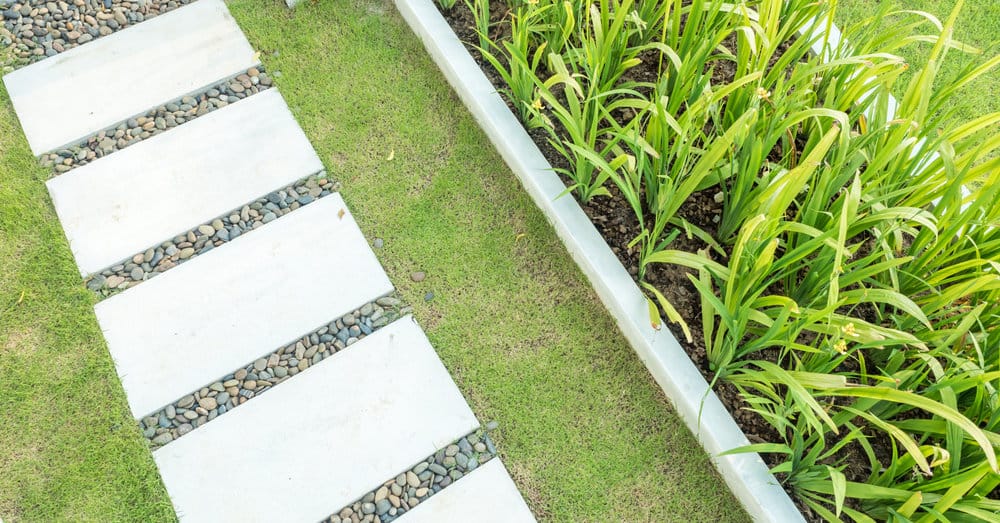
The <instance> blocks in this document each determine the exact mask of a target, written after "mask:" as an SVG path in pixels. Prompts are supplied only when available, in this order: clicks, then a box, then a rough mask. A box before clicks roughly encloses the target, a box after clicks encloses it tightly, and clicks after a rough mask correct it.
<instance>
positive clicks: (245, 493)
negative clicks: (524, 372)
mask: <svg viewBox="0 0 1000 523" xmlns="http://www.w3.org/2000/svg"><path fill="white" fill-rule="evenodd" d="M478 426H479V422H478V421H476V417H475V415H474V414H473V413H472V410H471V409H470V408H469V406H468V405H467V404H466V403H465V399H464V398H463V397H462V394H461V392H459V390H458V387H456V386H455V383H454V381H452V379H451V376H450V375H449V374H448V371H447V370H446V369H445V367H444V365H443V364H442V363H441V360H439V359H438V357H437V353H435V352H434V349H433V348H432V347H431V344H430V342H429V341H428V340H427V337H426V336H425V335H424V333H423V331H422V330H420V327H419V326H418V325H417V324H416V322H414V321H413V318H412V316H405V317H403V318H400V319H399V320H396V321H395V322H393V323H390V324H389V325H387V326H385V327H383V328H382V329H379V330H378V331H376V332H375V333H373V334H372V335H370V336H368V337H367V338H365V339H363V340H361V341H359V342H357V343H356V344H354V345H352V346H351V347H348V348H347V349H345V350H343V351H341V352H338V353H337V354H336V355H334V356H332V357H330V358H327V359H325V360H323V361H322V362H320V363H318V364H316V365H315V366H313V367H311V368H309V369H308V370H306V371H305V372H303V373H301V374H299V375H297V376H295V377H293V378H291V379H289V380H288V381H286V382H284V383H282V385H281V386H280V387H275V388H274V389H273V390H271V391H270V392H269V393H268V394H264V395H262V396H260V397H258V398H255V399H254V401H253V406H252V407H239V408H236V409H234V410H233V411H232V412H228V413H226V415H225V416H220V417H219V418H216V419H215V420H214V421H212V422H211V423H208V424H207V425H205V426H204V427H199V428H198V430H195V431H194V432H192V433H190V434H188V435H187V436H185V437H183V438H181V439H179V440H177V441H175V442H173V443H171V444H169V445H166V446H164V447H162V448H160V449H158V450H156V451H154V452H153V458H154V459H155V460H156V464H157V466H158V467H159V469H160V475H161V476H162V477H163V483H164V485H165V486H166V488H167V493H168V494H170V499H171V501H172V502H173V505H174V508H175V509H176V511H177V515H178V517H179V518H180V519H181V520H182V521H207V522H215V521H260V522H272V521H320V520H321V519H323V518H325V517H327V516H328V515H329V514H330V511H332V510H337V509H339V508H340V507H343V506H344V505H346V504H348V503H350V502H352V501H354V500H355V499H357V498H358V497H359V496H362V495H364V493H365V492H368V490H369V489H371V488H372V486H373V485H379V484H380V482H382V481H385V479H386V478H390V477H394V476H395V475H396V474H399V471H401V470H406V469H407V468H408V467H411V466H413V464H414V463H417V462H419V461H420V460H421V459H424V457H426V456H427V455H429V454H433V453H434V452H435V451H436V450H437V449H439V448H441V447H443V446H445V445H447V444H448V443H450V442H451V441H454V440H455V438H458V437H461V436H462V435H464V434H468V433H469V432H471V431H473V430H475V429H476V428H477V427H478ZM492 461H498V460H497V459H493V460H492ZM463 481H465V479H464V478H463V479H461V480H459V481H458V482H456V484H455V486H457V485H460V484H461V483H462V482H463ZM449 488H454V486H452V487H449ZM446 490H447V489H446ZM514 492H517V491H516V490H515V491H514ZM518 497H520V496H518ZM521 503H524V502H523V501H521Z"/></svg>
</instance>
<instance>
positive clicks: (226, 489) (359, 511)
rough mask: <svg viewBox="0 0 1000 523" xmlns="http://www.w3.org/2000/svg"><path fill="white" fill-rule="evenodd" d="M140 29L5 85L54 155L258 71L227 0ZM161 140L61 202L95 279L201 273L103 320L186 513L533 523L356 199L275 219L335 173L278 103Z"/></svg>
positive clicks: (80, 260) (108, 306)
mask: <svg viewBox="0 0 1000 523" xmlns="http://www.w3.org/2000/svg"><path fill="white" fill-rule="evenodd" d="M106 3H109V2H106ZM110 3H114V2H110ZM109 12H111V11H110V10H109ZM121 25H122V26H123V27H125V26H126V25H127V28H125V29H123V30H120V31H118V32H114V33H111V34H105V33H104V32H102V37H101V38H99V39H96V40H93V41H90V42H87V43H82V42H81V43H82V45H79V46H77V47H74V48H72V49H68V50H66V51H65V52H62V53H61V54H57V55H55V57H52V58H47V59H44V60H41V61H39V62H36V63H34V64H32V65H29V66H26V67H24V68H22V69H20V70H17V71H14V72H12V73H10V74H8V75H6V76H5V77H4V79H3V80H4V83H5V84H6V86H7V89H8V92H9V93H10V96H11V100H12V102H13V104H14V108H15V110H16V112H17V115H18V117H19V119H20V121H21V126H22V128H23V129H24V131H25V134H26V135H27V138H28V142H29V144H30V145H31V149H32V151H33V152H34V153H35V154H36V155H44V154H46V153H50V152H53V151H55V150H57V149H59V148H61V147H63V146H65V145H66V144H70V143H80V141H81V140H85V139H87V138H88V137H89V136H93V135H95V134H97V133H98V132H99V131H101V130H104V129H107V128H109V127H113V126H115V125H118V124H119V123H120V122H124V121H126V120H127V119H129V118H133V117H134V116H135V115H140V114H144V113H146V112H147V111H150V110H151V108H156V107H158V106H162V105H164V104H168V103H171V102H172V101H175V100H179V99H181V98H183V97H185V96H187V95H189V94H191V93H195V92H197V91H198V90H199V89H204V88H205V87H206V86H211V85H215V84H217V83H218V82H220V81H224V80H225V79H227V78H232V77H234V76H236V75H239V74H241V73H242V72H243V71H247V70H248V69H251V68H253V67H255V66H258V65H259V64H258V63H257V59H256V55H255V53H254V52H253V49H252V48H251V46H250V44H249V43H248V42H247V40H246V38H245V37H244V35H243V34H242V32H241V31H240V30H239V27H238V26H237V25H236V23H235V21H234V20H233V18H232V17H231V16H230V14H229V12H228V10H227V9H226V6H225V4H224V3H223V2H222V1H220V0H200V1H197V2H193V3H191V4H189V5H185V6H183V7H179V8H177V9H175V10H173V11H170V12H167V13H165V14H162V15H160V16H156V17H151V18H150V19H149V20H147V21H143V22H141V23H136V24H134V25H131V24H121ZM138 86H141V88H140V87H138ZM199 116H200V115H199ZM161 131H162V132H160V133H158V134H155V135H152V136H150V137H148V138H146V139H144V140H142V141H140V142H138V143H136V144H135V145H134V146H132V147H128V148H126V149H122V150H118V151H112V152H110V153H109V154H107V155H106V156H104V157H97V158H92V159H91V161H89V163H86V165H83V166H81V167H79V168H77V169H74V170H72V171H70V172H68V173H66V174H63V175H62V176H59V177H56V178H53V179H51V180H49V182H48V183H47V186H48V188H49V192H50V194H51V196H52V199H53V203H54V205H55V208H56V212H57V213H58V215H59V218H60V220H61V221H62V224H63V228H64V230H65V232H66V236H67V238H68V239H69V242H70V246H71V249H72V251H73V255H74V256H75V258H76V261H77V265H78V266H79V269H80V274H81V275H82V276H84V277H85V278H86V277H88V276H89V275H92V274H97V273H101V272H104V273H105V274H111V273H109V272H108V271H109V270H110V271H111V272H116V271H121V270H122V269H121V266H122V263H123V262H122V260H128V261H132V260H134V263H135V264H138V265H141V264H143V263H145V264H147V265H149V264H150V259H149V258H151V256H150V255H149V253H151V252H153V250H154V249H161V250H162V249H163V248H164V247H162V246H163V245H168V246H169V248H168V249H167V250H170V251H172V252H169V253H167V255H169V256H175V257H176V256H177V255H178V254H179V257H180V259H183V260H185V261H186V262H185V263H183V264H182V265H181V264H178V265H176V266H175V267H173V268H172V269H171V270H169V271H166V270H164V271H163V272H162V274H161V275H160V276H159V277H157V278H156V279H151V280H149V281H144V280H145V277H144V275H143V274H144V273H143V270H150V269H149V267H147V268H146V269H142V268H140V267H136V268H135V269H133V273H134V274H135V276H134V278H135V282H134V285H132V286H130V287H128V288H127V289H126V290H124V291H123V292H120V293H118V294H115V295H114V296H111V297H109V298H108V299H106V300H104V301H102V302H100V303H98V304H97V305H96V306H95V313H96V315H97V319H98V322H99V323H100V325H101V328H102V330H103V332H104V335H105V338H106V340H107V343H108V349H109V351H110V352H111V356H112V358H113V359H114V361H115V365H116V368H117V371H118V375H119V377H120V378H121V381H122V385H123V387H124V389H125V392H126V396H127V398H128V403H129V407H130V409H131V411H132V414H133V415H134V416H135V418H136V419H137V420H141V427H142V429H143V431H144V432H145V433H146V437H147V438H148V439H149V440H150V441H151V444H152V445H153V446H154V448H155V450H154V451H153V458H154V460H155V461H156V464H157V466H158V467H159V469H160V474H161V476H162V478H163V482H164V484H165V485H166V488H167V492H168V493H169V495H170V498H171V501H172V502H173V505H174V508H175V510H176V512H177V515H178V517H179V518H180V519H181V520H183V521H220V520H234V521H236V520H238V521H310V522H312V521H319V520H324V521H334V522H337V521H341V515H340V514H345V515H347V521H390V520H401V521H402V522H403V523H409V522H410V521H411V520H412V522H414V523H417V522H419V521H435V522H437V521H498V522H500V521H503V522H517V521H533V520H534V519H533V517H532V515H531V512H530V511H529V510H528V507H527V505H526V504H525V503H524V500H523V499H522V498H521V496H520V494H519V493H518V491H517V488H516V486H515V485H514V483H513V481H512V480H511V478H510V476H509V475H508V473H507V471H506V469H505V468H504V466H503V464H502V463H501V462H500V460H499V459H498V458H494V457H493V456H494V455H495V454H496V449H495V448H494V447H493V443H492V441H491V440H490V438H489V437H488V436H487V435H485V434H483V433H482V432H481V430H477V429H479V422H478V421H477V420H476V418H475V416H474V414H473V413H472V411H471V410H470V409H469V406H468V405H467V404H466V402H465V400H464V399H463V397H462V395H461V393H460V391H459V390H458V388H457V387H456V386H455V384H454V382H453V381H452V379H451V377H450V376H449V375H448V372H447V370H446V369H445V368H444V366H443V365H442V364H441V362H440V360H439V359H438V357H437V354H436V353H435V352H434V349H433V348H432V347H431V345H430V343H429V341H428V340H427V338H426V336H425V335H424V333H423V331H422V330H421V329H420V327H419V326H418V325H417V324H416V322H415V321H414V320H413V318H412V317H410V316H408V315H404V316H402V317H401V318H398V319H396V318H397V317H398V316H399V315H398V314H396V313H392V315H391V316H388V314H389V312H386V313H385V314H386V316H385V317H382V315H383V312H382V311H383V309H382V308H380V306H376V305H374V303H375V302H376V301H377V303H378V304H380V305H387V306H389V305H391V306H392V307H396V308H398V307H399V300H397V299H396V298H392V297H389V296H387V295H388V294H390V293H391V292H392V291H393V286H392V283H391V282H390V281H389V279H388V277H387V275H386V274H385V272H384V271H383V269H382V267H381V265H380V264H379V262H378V260H377V258H376V257H375V254H374V253H373V252H372V250H371V249H370V248H369V247H368V242H367V241H366V239H365V238H364V236H363V234H362V233H361V230H360V229H359V228H358V226H357V223H356V222H355V220H354V217H353V215H352V214H351V213H350V211H349V210H348V209H347V206H346V204H345V203H344V200H343V199H342V198H341V196H340V195H339V194H338V193H336V192H330V191H319V190H318V189H316V188H315V187H314V188H313V189H316V191H315V192H316V195H313V194H305V195H301V196H296V197H301V198H302V201H293V205H292V206H291V207H288V202H287V201H285V200H277V201H274V202H269V201H268V202H267V203H264V204H261V203H260V202H261V201H262V199H264V201H267V200H271V199H277V198H279V197H278V193H277V192H276V191H279V190H281V189H282V188H285V187H289V186H291V185H292V184H294V183H296V182H297V181H301V180H302V179H304V178H306V177H310V176H312V175H316V174H317V173H319V174H318V176H319V177H321V178H322V177H324V176H325V173H323V166H322V163H321V162H320V160H319V158H318V157H317V156H316V153H315V151H313V149H312V146H311V145H310V144H309V141H308V139H307V138H306V136H305V134H304V133H303V132H302V130H301V129H300V128H299V126H298V125H297V124H296V122H295V120H294V118H293V117H292V115H291V113H290V111H289V110H288V108H287V106H286V105H285V102H284V100H283V98H282V97H281V94H280V93H279V92H278V90H277V89H270V90H266V91H261V92H260V93H256V94H253V95H252V96H247V97H246V98H245V99H242V100H239V101H237V102H235V103H231V104H228V105H223V106H221V107H220V108H219V109H218V110H215V111H213V112H212V113H211V114H205V115H204V116H200V117H199V118H195V119H192V120H191V121H190V122H186V123H184V124H183V125H178V126H176V127H170V128H166V129H161ZM323 179H324V180H325V178H323ZM323 183H324V184H328V182H326V181H324V182H323ZM328 186H329V187H334V184H328ZM319 192H322V195H319ZM281 194H282V195H284V194H285V193H284V192H282V193H281ZM282 197H283V198H284V196H282ZM317 197H318V198H319V199H318V200H315V198H317ZM314 200H315V201H314ZM289 201H292V200H289ZM253 202H257V203H255V204H254V205H255V206H257V207H260V210H261V211H262V212H263V213H267V212H268V211H267V208H264V207H263V205H275V206H276V205H278V204H280V205H281V206H282V207H281V211H282V212H279V213H276V214H274V213H272V214H271V215H270V219H267V218H265V219H263V220H257V221H255V222H253V223H252V224H253V227H248V228H247V229H246V231H245V232H244V233H243V234H240V235H239V236H238V237H234V238H229V237H228V235H225V236H226V237H225V238H221V240H222V241H217V243H216V245H218V246H217V247H215V248H213V249H210V250H208V249H200V250H198V249H196V248H195V247H194V245H193V244H194V243H196V241H195V238H194V237H195V234H194V233H193V232H192V231H194V230H197V231H200V234H203V235H208V236H206V238H209V237H211V235H213V234H218V233H225V232H226V230H225V229H224V228H223V225H222V224H221V221H220V220H219V219H218V218H219V217H220V216H222V215H223V214H224V213H229V212H232V209H239V208H241V207H243V208H244V209H246V207H245V206H246V205H249V204H251V203H253ZM307 204H308V205H307ZM274 209H277V207H274ZM245 212H246V211H244V213H245ZM255 216H258V214H256V211H255ZM278 216H280V217H278ZM246 219H247V218H246V217H243V218H240V217H239V216H236V217H233V218H230V221H233V220H239V221H242V220H246ZM214 222H219V225H217V226H216V227H215V228H214V229H213V227H212V226H211V225H207V224H212V223H214ZM185 234H186V235H187V238H189V239H190V242H191V244H192V245H191V246H188V242H185V238H184V235H185ZM219 239H220V238H217V239H216V240H219ZM204 244H205V243H204V240H202V241H201V242H200V245H204ZM209 247H211V245H209ZM143 253H146V254H145V255H144V254H143ZM116 264H117V265H116ZM153 265H155V262H154V263H153ZM124 270H125V271H128V269H127V268H126V269H124ZM135 271H138V272H135ZM320 275H321V277H319V276H320ZM101 278H102V280H103V278H104V277H103V276H102V277H101ZM112 278H116V279H119V280H121V279H122V278H120V277H119V276H109V277H108V278H107V279H108V280H110V279H112ZM115 283H119V282H115ZM81 284H82V283H81ZM109 287H114V286H113V285H110V284H109ZM95 290H97V289H95ZM393 310H395V309H393ZM403 312H404V313H405V312H406V310H405V308H404V309H403ZM387 319H388V321H387ZM392 320H394V321H392ZM296 340H299V341H296ZM220 377H221V378H220ZM255 383H256V384H255ZM265 390H266V391H269V392H268V394H266V395H260V396H259V397H258V396H257V395H256V394H257V393H260V392H263V391H265ZM192 391H195V392H194V393H192ZM229 411H231V412H229ZM224 413H225V414H228V415H226V416H220V414H224ZM178 426H179V428H178ZM490 428H491V427H487V429H490ZM455 442H457V444H456V443H455ZM470 442H473V443H475V449H473V448H472V444H471V443H470ZM460 448H461V450H459V449H460ZM456 466H457V467H460V468H455V467H456ZM415 471H416V472H415ZM418 474H419V477H418ZM220 478H227V480H226V481H219V480H220ZM240 478H249V479H248V480H243V479H240ZM394 478H395V480H394ZM400 482H402V483H400ZM389 486H392V489H391V490H390V489H389V488H388V487H389ZM390 502H391V503H390ZM352 507H354V508H352Z"/></svg>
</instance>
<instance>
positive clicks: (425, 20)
mask: <svg viewBox="0 0 1000 523" xmlns="http://www.w3.org/2000/svg"><path fill="white" fill-rule="evenodd" d="M395 3H396V7H397V9H399V11H400V13H401V14H402V15H403V18H404V19H406V22H407V23H408V24H409V25H410V27H411V28H412V29H413V31H414V33H416V34H417V36H419V37H420V39H421V40H422V41H423V43H424V46H425V47H426V48H427V50H428V52H429V53H430V55H431V57H432V58H433V59H434V61H435V62H436V63H437V65H438V67H440V68H441V71H442V72H443V73H444V75H445V77H446V78H447V79H448V82H449V83H451V85H452V87H453V88H454V89H455V91H456V92H457V93H458V95H459V97H460V98H461V99H462V101H463V102H464V103H465V105H466V106H467V107H468V108H469V111H471V112H472V115H473V116H474V117H475V118H476V121H477V122H478V123H479V125H480V126H481V127H482V128H483V130H484V131H485V132H486V134H487V135H488V136H489V138H490V140H491V141H492V142H493V144H494V146H495V147H496V148H497V150H498V151H499V152H500V155H501V156H502V157H503V158H504V160H505V161H506V162H507V165H508V166H510V168H511V170H512V171H513V172H514V174H515V175H516V176H517V177H518V178H519V179H520V180H521V184H522V185H524V188H525V189H526V190H527V191H528V193H529V194H530V195H531V198H532V199H533V200H534V201H535V204H536V205H538V207H539V208H540V209H541V210H542V212H543V213H544V214H545V216H546V218H547V219H548V220H549V222H550V223H551V224H552V226H553V227H554V228H555V230H556V233H557V234H558V235H559V238H560V239H562V241H563V243H564V244H565V245H566V248H567V249H568V250H569V253H570V255H571V256H572V257H573V259H574V260H575V261H576V263H577V265H579V266H580V269H581V270H583V272H584V274H586V275H587V278H589V279H590V282H591V284H592V285H593V286H594V289H595V290H596V291H597V294H598V296H599V297H600V298H601V301H602V302H603V303H604V306H605V307H607V309H608V311H610V313H611V315H612V316H613V317H614V318H615V321H616V322H617V323H618V327H619V328H620V329H621V331H622V333H623V334H624V335H625V337H626V339H628V341H629V343H630V344H631V345H632V348H633V349H634V350H635V351H636V353H637V354H638V355H639V358H640V359H641V360H642V361H643V363H644V364H645V365H646V367H647V368H648V369H649V372H650V373H651V374H652V375H653V378H654V379H655V380H656V382H657V383H658V384H659V385H660V387H661V388H662V389H663V391H664V392H665V393H666V395H667V397H668V398H670V400H671V402H672V403H673V405H674V408H675V409H676V410H677V413H678V414H679V415H680V416H681V419H683V420H684V422H685V423H686V424H687V426H688V428H689V429H691V431H692V432H693V433H694V434H695V436H696V437H697V438H698V440H699V441H700V442H701V444H702V446H703V447H704V448H705V450H706V451H707V452H708V454H709V455H710V456H711V459H712V461H713V462H714V463H715V466H716V467H717V468H718V469H719V472H720V473H721V475H722V477H723V478H724V479H725V481H726V484H727V485H728V486H729V488H730V489H731V490H732V491H733V494H735V496H736V497H737V499H739V501H740V503H741V504H742V505H743V507H744V508H745V509H746V510H747V512H748V513H749V514H750V516H751V517H752V518H753V519H754V520H755V521H768V522H803V521H804V519H803V518H802V514H801V513H800V512H799V511H798V509H796V508H795V504H794V503H793V502H792V500H791V498H790V497H789V496H788V494H786V493H785V490H784V489H783V488H782V487H781V485H780V484H778V481H777V479H776V478H775V477H774V475H773V474H771V473H770V471H769V470H768V468H767V465H766V464H765V463H764V461H763V460H762V459H761V458H760V456H759V455H757V454H736V455H729V456H720V454H721V453H722V452H725V451H727V450H731V449H734V448H738V447H743V446H746V445H749V444H750V442H749V440H747V438H746V436H745V435H744V434H743V432H742V431H741V430H740V428H739V426H738V425H737V424H736V422H735V420H733V417H732V416H731V415H730V414H729V412H728V411H727V410H726V408H725V406H724V405H723V404H722V402H721V401H720V400H719V398H718V396H716V395H715V393H714V392H712V390H711V389H710V388H709V386H708V383H707V382H706V381H705V379H704V378H703V377H702V376H701V373H700V372H699V371H698V369H697V368H696V367H695V365H694V363H692V362H691V359H690V358H689V357H688V355H687V353H686V352H684V349H683V348H682V347H681V346H680V344H679V343H678V342H677V340H676V339H675V338H674V336H673V335H672V334H671V333H670V331H669V330H668V329H665V328H664V329H661V330H656V329H654V328H653V327H652V326H651V325H650V324H649V309H648V306H647V304H646V297H645V296H644V295H643V293H642V291H641V290H640V289H639V287H638V286H637V285H636V284H635V282H634V281H633V280H632V277H631V276H630V275H629V274H628V272H627V271H626V270H625V268H624V267H623V266H622V264H621V262H619V261H618V258H617V257H616V256H615V255H614V253H613V252H611V249H610V248H609V247H608V245H607V243H606V242H605V241H604V239H603V238H602V237H601V235H600V233H598V231H597V229H595V228H594V226H593V224H591V222H590V219H588V218H587V215H586V214H585V213H584V212H583V210H582V209H581V208H580V206H579V205H578V204H577V203H576V201H575V200H573V198H572V197H569V196H567V197H564V198H558V196H559V195H560V194H562V193H563V191H565V189H566V187H565V185H563V183H562V181H561V180H560V179H559V177H558V176H557V175H556V174H555V172H554V171H553V169H552V166H551V165H550V164H549V162H548V161H547V160H546V159H545V157H544V156H543V155H542V153H541V151H540V150H539V149H538V147H537V146H536V145H535V143H534V142H533V141H532V140H531V137H530V136H528V133H527V132H526V131H525V130H524V127H523V126H522V125H521V123H520V122H519V121H518V120H517V118H516V117H515V116H514V115H513V114H512V113H511V112H510V110H509V109H508V108H507V104H506V103H505V102H504V100H503V99H502V98H501V97H500V95H499V94H498V93H497V92H496V89H495V88H494V87H493V85H492V84H491V83H490V81H489V79H487V78H486V75H485V74H483V72H482V70H480V68H479V66H478V65H477V64H476V62H475V60H474V59H473V58H472V56H471V55H469V53H468V51H467V50H466V49H465V47H464V46H463V44H462V42H460V41H459V40H458V37H457V36H456V35H455V32H454V31H452V29H451V27H450V26H449V25H448V22H447V21H445V19H444V17H442V16H441V14H440V13H439V12H438V10H437V8H436V7H435V6H434V4H433V3H432V0H395Z"/></svg>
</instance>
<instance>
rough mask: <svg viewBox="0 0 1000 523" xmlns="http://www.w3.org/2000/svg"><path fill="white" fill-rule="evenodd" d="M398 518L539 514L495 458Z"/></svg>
mask: <svg viewBox="0 0 1000 523" xmlns="http://www.w3.org/2000/svg"><path fill="white" fill-rule="evenodd" d="M396 521H398V522H399V523H439V522H441V521H475V522H476V523H518V522H522V521H524V522H533V521H535V517H534V516H532V515H531V510H529V509H528V505H526V504H525V503H524V499H522V498H521V494H520V493H519V492H518V491H517V486H515V485H514V481H513V480H512V479H510V475H509V474H508V473H507V469H506V468H505V467H504V466H503V463H500V459H499V458H494V459H491V460H489V461H487V462H486V463H484V464H482V465H480V466H479V468H477V469H476V470H473V471H472V472H470V473H468V474H466V475H465V476H463V477H462V478H461V479H459V480H458V481H456V482H454V483H452V484H451V485H449V486H448V487H447V488H445V489H443V490H441V492H438V493H437V494H434V495H433V496H431V497H430V498H428V499H427V501H424V502H423V503H421V504H419V505H417V506H416V507H414V508H412V509H411V510H409V511H407V512H406V513H405V514H403V515H402V516H400V517H399V518H398V519H397V520H396Z"/></svg>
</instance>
